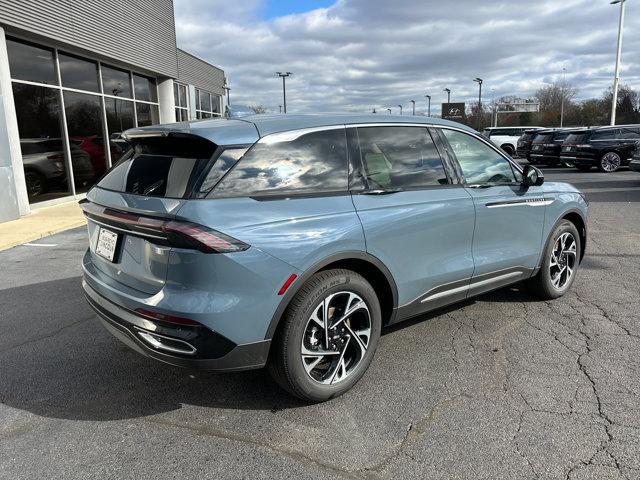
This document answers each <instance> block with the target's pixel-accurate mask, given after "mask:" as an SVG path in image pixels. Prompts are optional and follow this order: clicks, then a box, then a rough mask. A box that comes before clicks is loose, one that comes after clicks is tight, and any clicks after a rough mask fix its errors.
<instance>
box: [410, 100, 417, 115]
mask: <svg viewBox="0 0 640 480" xmlns="http://www.w3.org/2000/svg"><path fill="white" fill-rule="evenodd" d="M409 101H410V102H411V105H412V106H413V110H412V111H413V115H414V116H415V114H416V101H415V100H409Z"/></svg>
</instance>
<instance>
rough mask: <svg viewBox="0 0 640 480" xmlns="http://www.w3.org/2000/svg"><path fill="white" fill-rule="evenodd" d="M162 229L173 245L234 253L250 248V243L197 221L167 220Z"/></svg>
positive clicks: (211, 251) (208, 251)
mask: <svg viewBox="0 0 640 480" xmlns="http://www.w3.org/2000/svg"><path fill="white" fill-rule="evenodd" d="M162 230H163V231H164V232H165V233H166V234H167V238H168V239H169V243H171V245H172V246H175V247H182V248H195V249H196V250H200V251H201V252H203V253H233V252H242V251H244V250H246V249H248V248H249V245H247V244H246V243H244V242H241V241H240V240H236V239H235V238H232V237H230V236H228V235H225V234H224V233H221V232H218V231H216V230H213V229H211V228H208V227H205V226H202V225H198V224H196V223H191V222H180V221H172V222H165V223H164V224H163V226H162Z"/></svg>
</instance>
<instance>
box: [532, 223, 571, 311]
mask: <svg viewBox="0 0 640 480" xmlns="http://www.w3.org/2000/svg"><path fill="white" fill-rule="evenodd" d="M581 249H582V245H581V244H580V235H579V234H578V229H577V228H576V226H575V225H574V224H573V223H571V222H570V221H569V220H562V221H561V222H560V223H559V224H558V225H557V226H556V227H555V228H554V230H553V233H552V234H551V236H550V237H549V240H548V241H547V245H546V246H545V248H544V252H543V261H542V267H541V268H540V271H539V272H538V274H537V275H536V276H535V277H533V278H532V279H530V280H529V281H528V285H527V286H528V287H529V290H530V291H531V293H533V294H534V295H536V296H537V297H539V298H541V299H542V300H553V299H555V298H559V297H562V296H563V295H564V294H566V293H567V292H568V291H569V289H570V288H571V285H573V281H574V280H575V278H576V273H577V270H578V265H579V264H580V252H581V251H582V250H581Z"/></svg>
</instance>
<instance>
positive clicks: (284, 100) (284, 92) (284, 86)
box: [276, 72, 291, 113]
mask: <svg viewBox="0 0 640 480" xmlns="http://www.w3.org/2000/svg"><path fill="white" fill-rule="evenodd" d="M276 74H277V75H278V76H279V77H281V78H282V104H283V105H284V113H287V83H286V78H287V77H288V76H289V75H291V72H284V73H282V72H276Z"/></svg>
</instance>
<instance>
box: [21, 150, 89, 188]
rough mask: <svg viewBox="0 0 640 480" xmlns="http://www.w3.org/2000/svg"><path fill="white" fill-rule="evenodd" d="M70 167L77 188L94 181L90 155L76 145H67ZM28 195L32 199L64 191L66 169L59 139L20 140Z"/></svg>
mask: <svg viewBox="0 0 640 480" xmlns="http://www.w3.org/2000/svg"><path fill="white" fill-rule="evenodd" d="M69 147H70V151H71V164H72V166H73V177H74V179H75V183H76V187H81V186H83V185H86V184H88V183H89V182H91V181H93V180H94V179H95V171H94V169H93V165H92V164H91V160H90V157H89V154H88V153H87V152H85V151H84V150H82V149H81V148H80V147H79V146H78V144H77V142H73V141H72V142H70V145H69ZM20 149H21V151H22V161H23V163H24V175H25V181H26V184H27V194H28V195H29V198H31V199H34V198H36V197H38V196H40V195H42V194H44V193H46V192H48V191H50V190H55V189H60V188H62V189H66V188H67V166H66V162H65V153H64V150H65V149H64V145H63V142H62V139H61V138H23V139H21V140H20Z"/></svg>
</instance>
